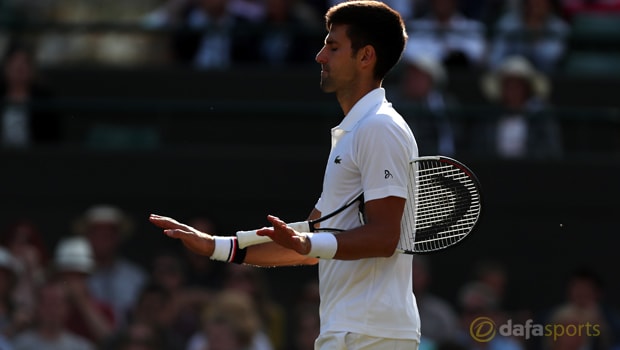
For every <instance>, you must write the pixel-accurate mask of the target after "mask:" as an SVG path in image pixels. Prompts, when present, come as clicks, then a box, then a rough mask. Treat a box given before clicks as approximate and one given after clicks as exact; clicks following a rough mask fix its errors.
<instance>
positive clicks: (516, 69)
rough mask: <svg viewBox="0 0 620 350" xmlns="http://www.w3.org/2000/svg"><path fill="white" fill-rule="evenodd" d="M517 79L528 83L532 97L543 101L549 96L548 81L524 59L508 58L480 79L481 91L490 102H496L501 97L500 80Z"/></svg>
mask: <svg viewBox="0 0 620 350" xmlns="http://www.w3.org/2000/svg"><path fill="white" fill-rule="evenodd" d="M507 76H510V77H519V78H523V79H525V80H526V81H527V82H529V84H530V86H531V88H532V93H533V94H534V96H536V97H538V98H541V99H545V98H547V97H548V96H549V92H550V90H551V86H550V83H549V79H547V77H546V76H545V75H544V74H542V73H541V72H539V71H538V70H536V69H535V68H534V66H533V65H532V64H531V63H530V61H528V60H527V59H526V58H525V57H522V56H510V57H507V58H506V59H505V60H503V61H502V62H501V63H500V64H499V66H498V67H497V68H496V69H495V70H493V71H492V72H490V73H487V74H486V75H485V76H484V77H483V78H482V91H483V92H484V94H485V95H486V96H487V98H489V99H491V100H497V99H499V98H500V95H501V80H502V78H503V77H507Z"/></svg>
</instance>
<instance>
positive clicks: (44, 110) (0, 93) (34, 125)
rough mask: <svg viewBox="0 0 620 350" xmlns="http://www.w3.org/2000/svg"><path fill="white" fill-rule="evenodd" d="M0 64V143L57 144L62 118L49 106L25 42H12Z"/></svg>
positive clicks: (13, 145)
mask: <svg viewBox="0 0 620 350" xmlns="http://www.w3.org/2000/svg"><path fill="white" fill-rule="evenodd" d="M2 67H3V70H2V74H3V75H2V81H0V145H2V146H3V147H8V148H20V149H24V148H28V147H32V146H36V145H41V144H53V143H58V142H59V141H60V140H61V120H60V117H59V116H58V115H57V114H56V113H54V112H53V110H52V109H50V106H49V103H50V101H51V100H52V93H51V90H50V89H49V87H47V86H46V85H45V84H44V83H43V81H42V80H41V79H40V77H39V75H38V74H37V69H36V63H35V60H34V56H33V53H32V51H31V49H30V48H29V47H28V46H27V45H26V44H24V43H20V42H17V41H15V42H12V43H11V44H10V45H9V48H8V49H7V51H6V54H5V56H4V60H3V65H2ZM46 104H47V105H46Z"/></svg>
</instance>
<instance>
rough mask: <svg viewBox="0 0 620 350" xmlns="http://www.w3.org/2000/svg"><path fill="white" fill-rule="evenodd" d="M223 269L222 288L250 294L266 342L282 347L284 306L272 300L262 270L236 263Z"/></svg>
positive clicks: (283, 338)
mask: <svg viewBox="0 0 620 350" xmlns="http://www.w3.org/2000/svg"><path fill="white" fill-rule="evenodd" d="M225 271H226V275H225V277H224V285H223V289H224V290H232V291H241V292H244V293H246V294H247V295H249V296H250V298H251V299H252V300H253V301H254V304H255V305H256V309H257V311H258V315H259V317H260V319H261V324H262V325H263V326H264V328H263V331H264V334H266V335H267V336H268V339H269V341H268V342H269V343H270V344H271V346H273V348H274V349H282V347H283V345H284V341H285V329H286V324H285V322H286V319H285V313H284V308H283V307H282V305H280V304H279V303H278V302H276V301H274V300H272V298H271V294H270V292H269V290H268V288H267V283H266V281H265V279H264V278H265V277H264V275H263V274H264V271H263V270H260V269H256V268H254V267H253V266H250V265H238V264H226V265H225ZM266 343H267V342H266Z"/></svg>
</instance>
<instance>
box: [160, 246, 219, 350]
mask: <svg viewBox="0 0 620 350" xmlns="http://www.w3.org/2000/svg"><path fill="white" fill-rule="evenodd" d="M185 271H186V269H185V265H184V261H183V260H182V259H181V257H180V256H179V255H177V254H176V253H174V252H169V251H166V252H162V253H159V254H157V255H155V257H154V259H153V268H152V271H151V280H152V282H153V283H154V284H155V285H157V286H160V287H161V288H162V289H163V290H164V291H165V293H166V295H168V296H169V301H168V302H167V303H165V304H164V305H162V307H160V308H158V310H159V315H158V319H159V326H160V328H164V329H167V330H168V332H169V333H171V334H170V337H172V338H174V339H178V341H179V342H180V343H181V344H183V345H184V344H185V343H186V342H187V341H188V340H189V338H190V337H191V336H192V335H193V334H194V333H196V332H197V331H198V330H199V329H200V317H201V315H200V313H201V310H202V309H203V307H204V305H206V304H207V301H208V300H209V297H210V296H211V294H212V293H211V292H210V291H208V290H206V289H204V288H197V287H190V286H188V285H187V283H186V272H185Z"/></svg>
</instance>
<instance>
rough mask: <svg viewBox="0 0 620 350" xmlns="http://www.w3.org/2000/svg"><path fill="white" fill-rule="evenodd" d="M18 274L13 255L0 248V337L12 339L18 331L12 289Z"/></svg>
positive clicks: (17, 266) (16, 263)
mask: <svg viewBox="0 0 620 350" xmlns="http://www.w3.org/2000/svg"><path fill="white" fill-rule="evenodd" d="M19 274H20V271H19V265H18V262H17V260H16V259H15V258H14V257H13V255H12V254H11V253H10V252H9V251H8V250H6V249H4V248H2V247H0V335H2V336H6V337H12V336H13V335H14V334H15V333H16V332H17V331H19V328H21V327H19V324H16V321H17V319H16V316H17V312H18V310H16V307H15V300H14V289H15V285H16V282H17V278H18V276H19Z"/></svg>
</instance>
